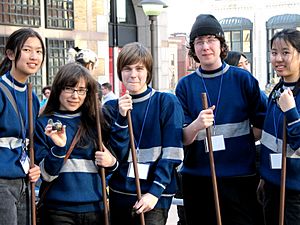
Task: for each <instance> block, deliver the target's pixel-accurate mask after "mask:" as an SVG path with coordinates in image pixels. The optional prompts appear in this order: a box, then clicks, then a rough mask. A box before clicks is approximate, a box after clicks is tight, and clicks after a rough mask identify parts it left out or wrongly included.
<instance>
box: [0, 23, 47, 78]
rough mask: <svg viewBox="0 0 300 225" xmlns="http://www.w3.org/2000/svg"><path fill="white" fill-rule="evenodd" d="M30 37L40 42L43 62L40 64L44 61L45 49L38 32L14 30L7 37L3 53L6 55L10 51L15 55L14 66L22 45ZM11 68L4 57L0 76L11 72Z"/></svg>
mask: <svg viewBox="0 0 300 225" xmlns="http://www.w3.org/2000/svg"><path fill="white" fill-rule="evenodd" d="M30 37H36V38H38V39H39V40H40V42H41V45H42V49H43V60H42V64H43V62H44V59H45V54H46V48H45V45H44V42H43V39H42V37H41V36H40V35H39V33H38V32H36V31H34V30H33V29H31V28H21V29H19V30H16V31H15V32H13V33H12V34H11V35H10V36H9V37H8V40H7V42H6V46H5V51H4V52H5V54H6V52H7V50H11V51H12V52H13V53H14V54H15V56H16V60H15V62H14V63H15V66H16V64H17V62H18V60H19V59H20V57H21V50H22V48H23V46H24V43H25V42H26V41H27V39H28V38H30ZM11 68H12V61H11V60H10V59H9V58H8V57H7V55H6V56H5V57H4V59H3V60H2V62H1V64H0V75H2V74H4V73H6V72H7V71H9V70H11Z"/></svg>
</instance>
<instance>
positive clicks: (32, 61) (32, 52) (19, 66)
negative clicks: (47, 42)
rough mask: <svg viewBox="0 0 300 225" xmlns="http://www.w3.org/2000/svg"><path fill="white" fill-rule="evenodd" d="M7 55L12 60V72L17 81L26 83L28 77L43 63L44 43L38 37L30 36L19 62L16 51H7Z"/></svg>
mask: <svg viewBox="0 0 300 225" xmlns="http://www.w3.org/2000/svg"><path fill="white" fill-rule="evenodd" d="M7 56H8V58H9V59H10V60H11V61H12V68H11V71H10V73H11V74H12V76H13V77H14V78H15V79H16V80H17V81H19V82H21V83H25V82H26V80H27V78H28V77H29V76H30V75H32V74H34V73H36V72H37V71H38V70H39V69H40V67H41V65H42V61H43V48H42V43H41V42H40V40H39V39H38V38H37V37H29V38H28V39H27V40H26V41H25V43H24V45H23V47H22V49H21V54H20V58H19V59H18V61H17V62H16V60H17V59H16V57H15V53H14V52H12V51H11V50H8V51H7Z"/></svg>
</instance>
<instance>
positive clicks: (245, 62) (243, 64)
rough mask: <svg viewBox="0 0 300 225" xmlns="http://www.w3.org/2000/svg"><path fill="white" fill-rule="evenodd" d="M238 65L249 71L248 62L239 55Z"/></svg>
mask: <svg viewBox="0 0 300 225" xmlns="http://www.w3.org/2000/svg"><path fill="white" fill-rule="evenodd" d="M238 67H240V68H242V69H244V70H248V71H250V64H249V61H248V59H247V58H245V57H244V56H242V55H241V58H240V61H239V63H238Z"/></svg>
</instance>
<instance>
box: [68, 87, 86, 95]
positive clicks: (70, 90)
mask: <svg viewBox="0 0 300 225" xmlns="http://www.w3.org/2000/svg"><path fill="white" fill-rule="evenodd" d="M75 91H76V92H77V94H78V95H85V94H86V93H87V91H88V89H87V88H79V89H76V88H72V87H65V88H64V92H66V93H68V94H74V93H75Z"/></svg>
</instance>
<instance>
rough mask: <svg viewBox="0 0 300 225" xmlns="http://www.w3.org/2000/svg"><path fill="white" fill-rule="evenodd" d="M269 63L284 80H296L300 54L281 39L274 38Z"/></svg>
mask: <svg viewBox="0 0 300 225" xmlns="http://www.w3.org/2000/svg"><path fill="white" fill-rule="evenodd" d="M271 63H272V66H273V68H274V70H275V71H276V73H277V75H278V76H281V77H283V80H284V81H286V82H296V81H298V79H299V72H300V68H299V65H300V54H299V52H297V50H296V49H295V48H294V47H293V46H292V45H290V44H289V43H286V42H285V41H284V40H282V39H276V40H274V42H273V45H272V49H271Z"/></svg>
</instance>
